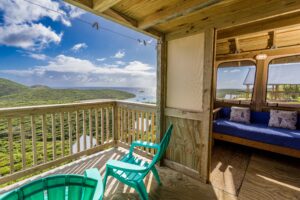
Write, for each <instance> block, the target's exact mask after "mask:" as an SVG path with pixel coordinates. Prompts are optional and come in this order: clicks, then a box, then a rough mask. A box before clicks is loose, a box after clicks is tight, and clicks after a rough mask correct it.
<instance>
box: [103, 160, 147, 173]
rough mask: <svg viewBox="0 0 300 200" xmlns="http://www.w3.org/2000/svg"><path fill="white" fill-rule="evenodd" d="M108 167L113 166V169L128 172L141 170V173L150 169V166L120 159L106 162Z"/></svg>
mask: <svg viewBox="0 0 300 200" xmlns="http://www.w3.org/2000/svg"><path fill="white" fill-rule="evenodd" d="M106 167H107V168H111V169H117V170H122V171H127V172H140V173H142V172H145V171H147V170H148V168H146V167H143V166H139V165H134V164H131V163H126V162H123V161H118V160H109V161H108V162H107V163H106Z"/></svg>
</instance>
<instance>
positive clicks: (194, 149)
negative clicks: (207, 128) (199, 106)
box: [166, 117, 201, 171]
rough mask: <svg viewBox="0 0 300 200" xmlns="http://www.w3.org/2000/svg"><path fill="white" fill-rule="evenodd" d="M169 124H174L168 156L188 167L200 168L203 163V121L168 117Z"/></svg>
mask: <svg viewBox="0 0 300 200" xmlns="http://www.w3.org/2000/svg"><path fill="white" fill-rule="evenodd" d="M166 122H167V126H168V125H169V124H171V123H172V124H173V125H174V130H173V133H172V137H171V141H170V144H169V148H168V150H167V153H166V158H167V159H169V160H171V161H174V162H178V163H179V164H182V165H184V166H186V167H189V168H191V169H194V170H197V171H198V170H199V169H200V165H201V160H200V155H201V142H200V139H201V122H200V121H196V120H189V119H182V118H176V117H166Z"/></svg>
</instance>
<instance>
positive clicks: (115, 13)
mask: <svg viewBox="0 0 300 200" xmlns="http://www.w3.org/2000/svg"><path fill="white" fill-rule="evenodd" d="M103 14H104V15H107V16H109V17H111V18H114V19H116V20H118V21H119V22H123V23H124V24H127V25H129V26H133V27H136V26H137V24H138V23H137V21H136V20H134V19H132V18H130V17H128V16H126V15H124V14H122V13H120V12H118V11H115V10H113V9H108V10H106V11H104V12H103Z"/></svg>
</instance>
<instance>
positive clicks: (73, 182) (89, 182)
mask: <svg viewBox="0 0 300 200" xmlns="http://www.w3.org/2000/svg"><path fill="white" fill-rule="evenodd" d="M102 198H103V183H102V180H101V176H100V173H99V171H98V169H96V168H93V169H88V170H86V171H85V173H84V176H81V175H75V174H59V175H53V176H48V177H45V178H42V179H39V180H36V181H33V182H31V183H28V184H26V185H24V186H22V187H20V188H17V189H15V190H13V191H11V192H8V193H6V194H4V195H2V196H1V197H0V200H101V199H102Z"/></svg>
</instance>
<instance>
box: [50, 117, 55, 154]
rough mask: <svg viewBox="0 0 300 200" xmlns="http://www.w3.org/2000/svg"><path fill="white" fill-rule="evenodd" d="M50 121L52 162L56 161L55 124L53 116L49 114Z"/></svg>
mask: <svg viewBox="0 0 300 200" xmlns="http://www.w3.org/2000/svg"><path fill="white" fill-rule="evenodd" d="M51 121H52V152H53V160H55V159H56V124H55V114H51Z"/></svg>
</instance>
